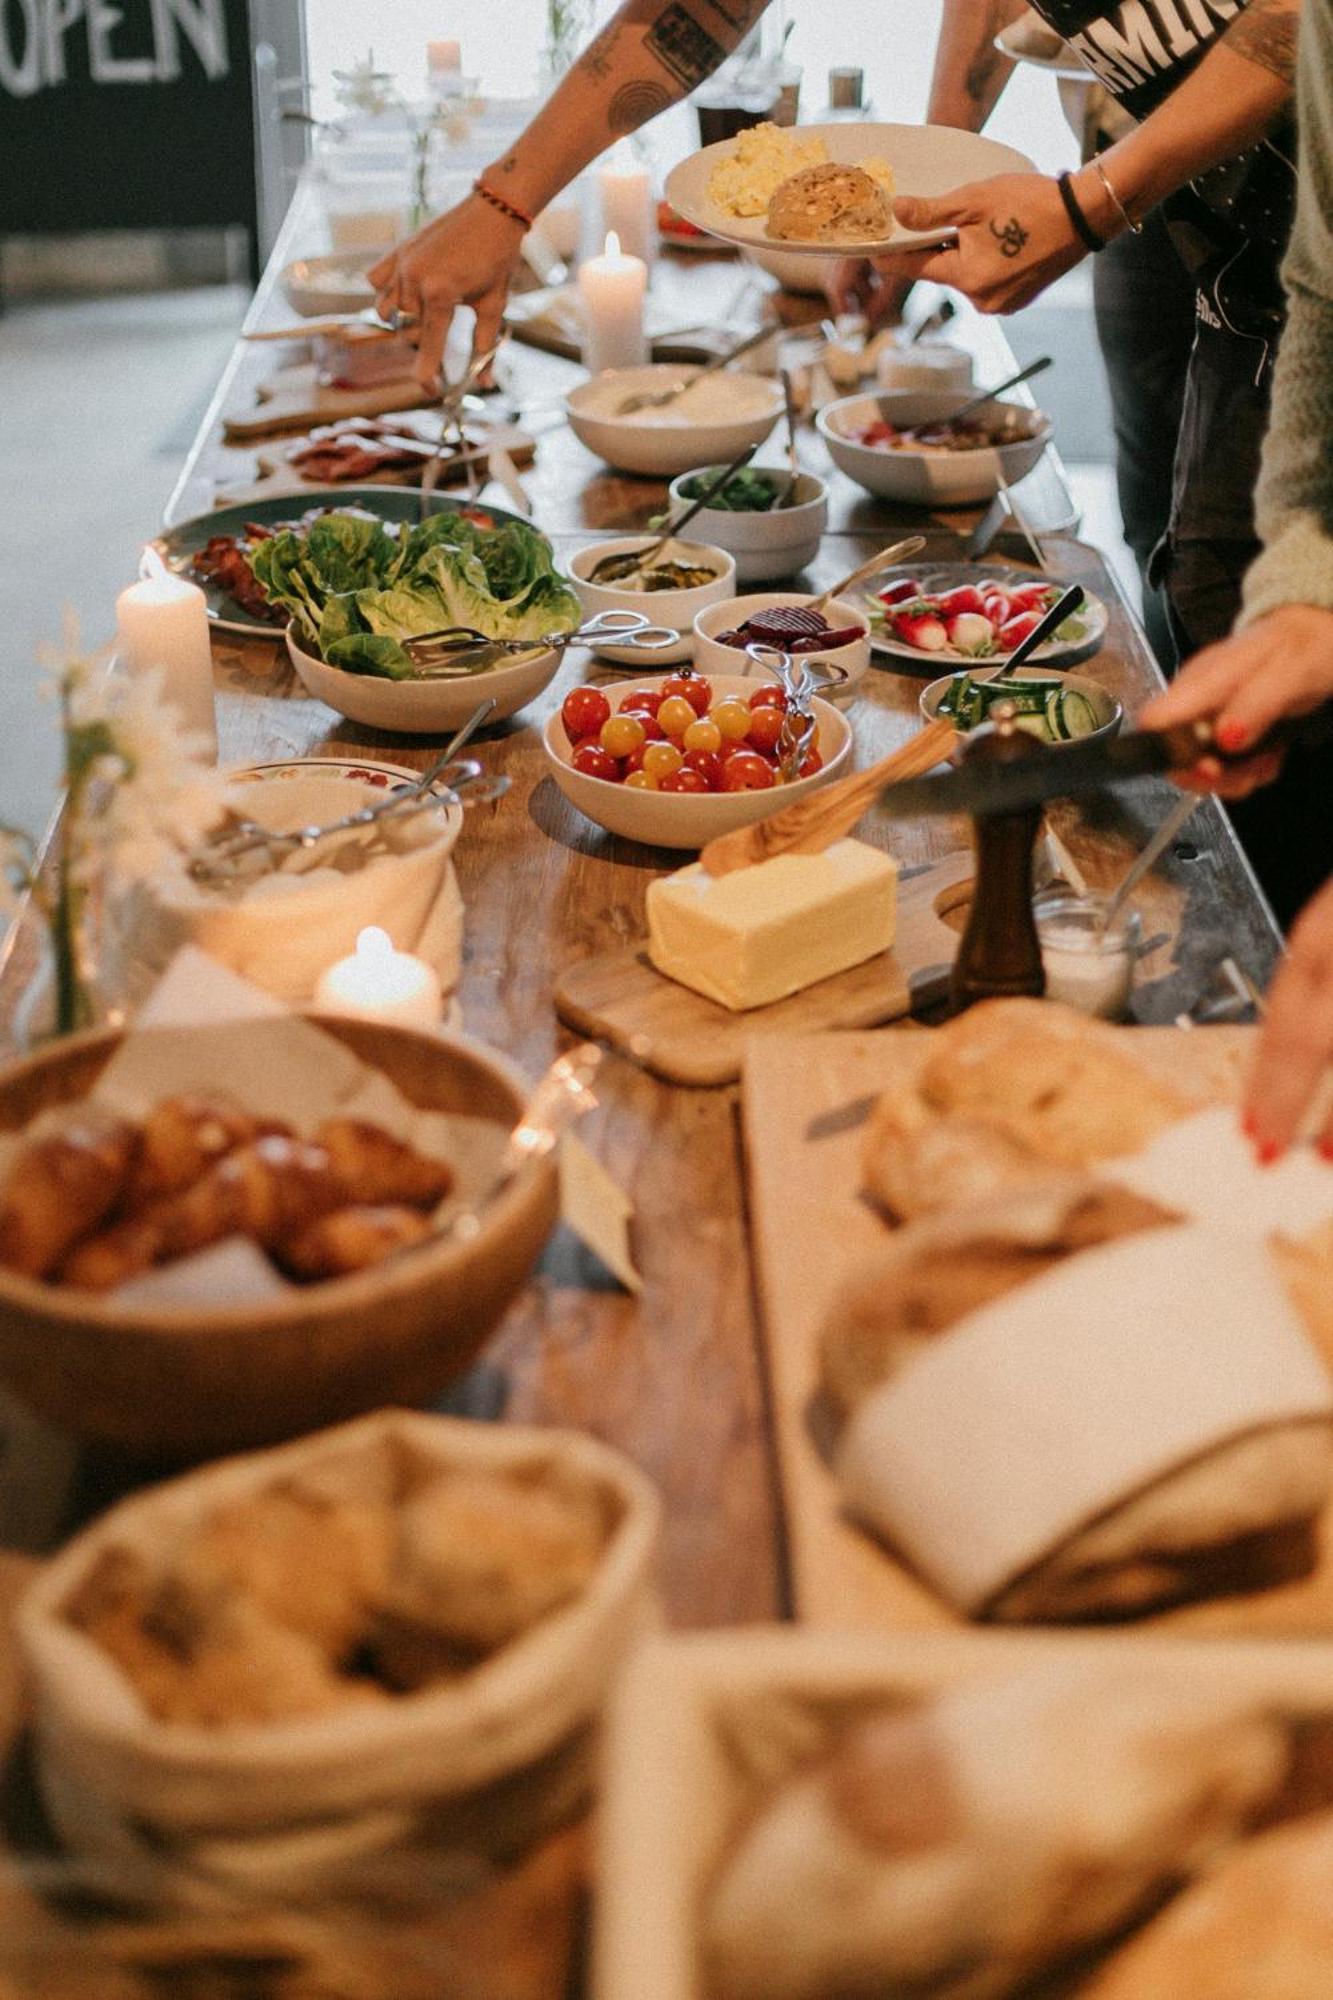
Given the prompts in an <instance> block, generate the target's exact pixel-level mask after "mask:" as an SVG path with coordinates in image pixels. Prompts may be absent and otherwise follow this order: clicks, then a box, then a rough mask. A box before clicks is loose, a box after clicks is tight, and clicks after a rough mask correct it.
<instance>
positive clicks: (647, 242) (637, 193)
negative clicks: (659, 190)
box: [597, 160, 655, 264]
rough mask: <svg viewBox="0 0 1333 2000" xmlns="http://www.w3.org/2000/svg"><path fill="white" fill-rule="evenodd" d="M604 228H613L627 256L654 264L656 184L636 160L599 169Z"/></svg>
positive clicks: (598, 186) (598, 179)
mask: <svg viewBox="0 0 1333 2000" xmlns="http://www.w3.org/2000/svg"><path fill="white" fill-rule="evenodd" d="M597 193H598V197H599V200H600V202H601V212H602V228H603V230H614V231H615V233H616V236H617V237H618V238H619V241H620V247H621V249H622V250H624V251H625V253H626V255H627V256H630V257H642V258H643V260H644V262H645V264H651V262H652V260H653V250H654V234H655V232H654V229H653V184H652V179H651V177H650V175H649V173H648V169H647V167H644V166H640V164H639V162H638V161H637V160H626V161H623V162H619V163H616V162H611V163H608V164H607V165H606V166H604V167H599V168H598V170H597Z"/></svg>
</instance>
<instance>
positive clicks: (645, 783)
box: [625, 770, 658, 792]
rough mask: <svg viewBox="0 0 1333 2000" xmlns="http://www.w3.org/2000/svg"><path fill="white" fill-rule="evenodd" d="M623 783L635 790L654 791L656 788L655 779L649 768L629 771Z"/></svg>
mask: <svg viewBox="0 0 1333 2000" xmlns="http://www.w3.org/2000/svg"><path fill="white" fill-rule="evenodd" d="M625 783H626V784H627V785H629V786H631V787H632V788H633V790H634V791H636V792H655V791H656V790H657V789H658V786H657V780H656V778H655V777H654V776H653V774H652V772H651V771H649V770H640V771H631V772H630V773H629V775H628V777H627V778H626V779H625Z"/></svg>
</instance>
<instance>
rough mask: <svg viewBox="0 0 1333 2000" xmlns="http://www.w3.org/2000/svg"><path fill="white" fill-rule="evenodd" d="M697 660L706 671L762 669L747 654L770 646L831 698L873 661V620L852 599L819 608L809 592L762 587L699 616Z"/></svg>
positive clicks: (695, 629) (742, 671)
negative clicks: (798, 663)
mask: <svg viewBox="0 0 1333 2000" xmlns="http://www.w3.org/2000/svg"><path fill="white" fill-rule="evenodd" d="M694 634H695V648H694V661H695V665H696V666H697V667H698V668H699V670H700V671H701V672H708V673H719V674H744V673H754V674H762V672H763V670H762V668H760V667H758V666H757V665H754V664H753V662H751V661H750V660H749V659H748V652H749V648H750V647H751V646H766V647H771V648H775V649H776V650H778V651H780V652H784V653H790V654H791V655H792V656H793V658H795V659H799V660H800V661H801V664H802V665H803V666H806V667H808V668H809V669H810V672H811V675H812V677H813V679H814V683H815V686H816V687H817V688H818V690H819V692H820V693H821V694H822V695H824V696H825V697H826V698H827V699H836V697H837V696H838V695H839V694H840V693H841V692H843V691H844V690H845V689H848V688H850V687H852V686H854V685H855V683H856V682H857V681H859V680H860V678H861V676H862V675H863V674H864V672H865V670H866V668H867V667H868V666H869V664H870V622H869V618H868V616H867V614H866V612H865V610H864V609H863V608H862V607H861V606H859V605H857V604H854V603H853V602H852V600H851V599H850V598H846V597H835V598H834V599H833V601H832V603H830V604H829V605H827V606H826V607H825V608H824V609H823V610H816V609H815V598H814V595H813V593H811V592H810V591H799V590H787V591H782V590H777V591H773V590H770V591H763V592H760V593H756V594H755V595H752V596H749V597H728V598H724V599H723V600H722V602H721V603H720V604H710V605H708V606H707V608H706V609H705V610H703V611H701V612H699V614H698V616H697V617H696V618H695V621H694Z"/></svg>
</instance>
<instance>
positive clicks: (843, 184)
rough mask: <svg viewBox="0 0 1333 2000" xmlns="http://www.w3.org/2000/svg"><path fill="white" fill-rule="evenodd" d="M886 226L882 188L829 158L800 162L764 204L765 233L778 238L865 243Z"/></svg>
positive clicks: (889, 224)
mask: <svg viewBox="0 0 1333 2000" xmlns="http://www.w3.org/2000/svg"><path fill="white" fill-rule="evenodd" d="M892 229H893V211H892V210H891V208H890V206H889V197H888V193H887V192H886V191H885V189H884V187H883V186H882V185H881V184H880V183H879V182H877V181H876V180H875V179H874V178H873V177H872V176H871V175H870V174H869V173H867V172H866V170H865V168H864V167H852V166H843V165H840V164H839V163H838V162H837V161H834V160H828V161H826V162H825V163H824V165H822V166H818V167H802V168H801V170H800V172H799V173H795V174H792V175H791V176H790V177H789V178H788V179H787V180H785V181H783V182H782V184H781V186H780V187H778V188H777V189H776V190H775V191H774V194H773V198H772V200H771V201H770V202H769V204H768V233H769V235H770V236H773V237H777V238H778V239H779V241H781V242H784V243H865V242H869V241H878V240H879V239H881V238H883V237H885V236H888V235H889V234H890V233H891V232H892Z"/></svg>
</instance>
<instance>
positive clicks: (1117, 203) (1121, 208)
mask: <svg viewBox="0 0 1333 2000" xmlns="http://www.w3.org/2000/svg"><path fill="white" fill-rule="evenodd" d="M1091 165H1092V166H1093V168H1094V169H1095V171H1096V174H1097V178H1098V180H1099V181H1100V182H1101V184H1102V186H1103V187H1104V188H1105V189H1106V198H1107V200H1108V201H1109V202H1110V204H1111V206H1112V208H1113V209H1114V210H1115V212H1116V214H1117V215H1118V216H1119V217H1120V220H1121V221H1122V222H1123V223H1124V225H1125V227H1126V229H1127V230H1128V231H1129V232H1130V234H1131V236H1141V235H1142V234H1143V224H1142V223H1141V222H1135V220H1134V218H1133V216H1132V215H1131V214H1130V212H1129V210H1128V209H1127V208H1126V207H1125V204H1124V202H1123V201H1121V199H1120V197H1119V195H1118V194H1117V193H1116V191H1115V189H1114V188H1113V187H1112V186H1111V177H1110V175H1109V174H1108V173H1107V171H1106V169H1105V167H1104V166H1103V165H1102V163H1101V161H1100V160H1099V159H1098V157H1097V155H1096V154H1095V153H1094V154H1093V156H1092V161H1091Z"/></svg>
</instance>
